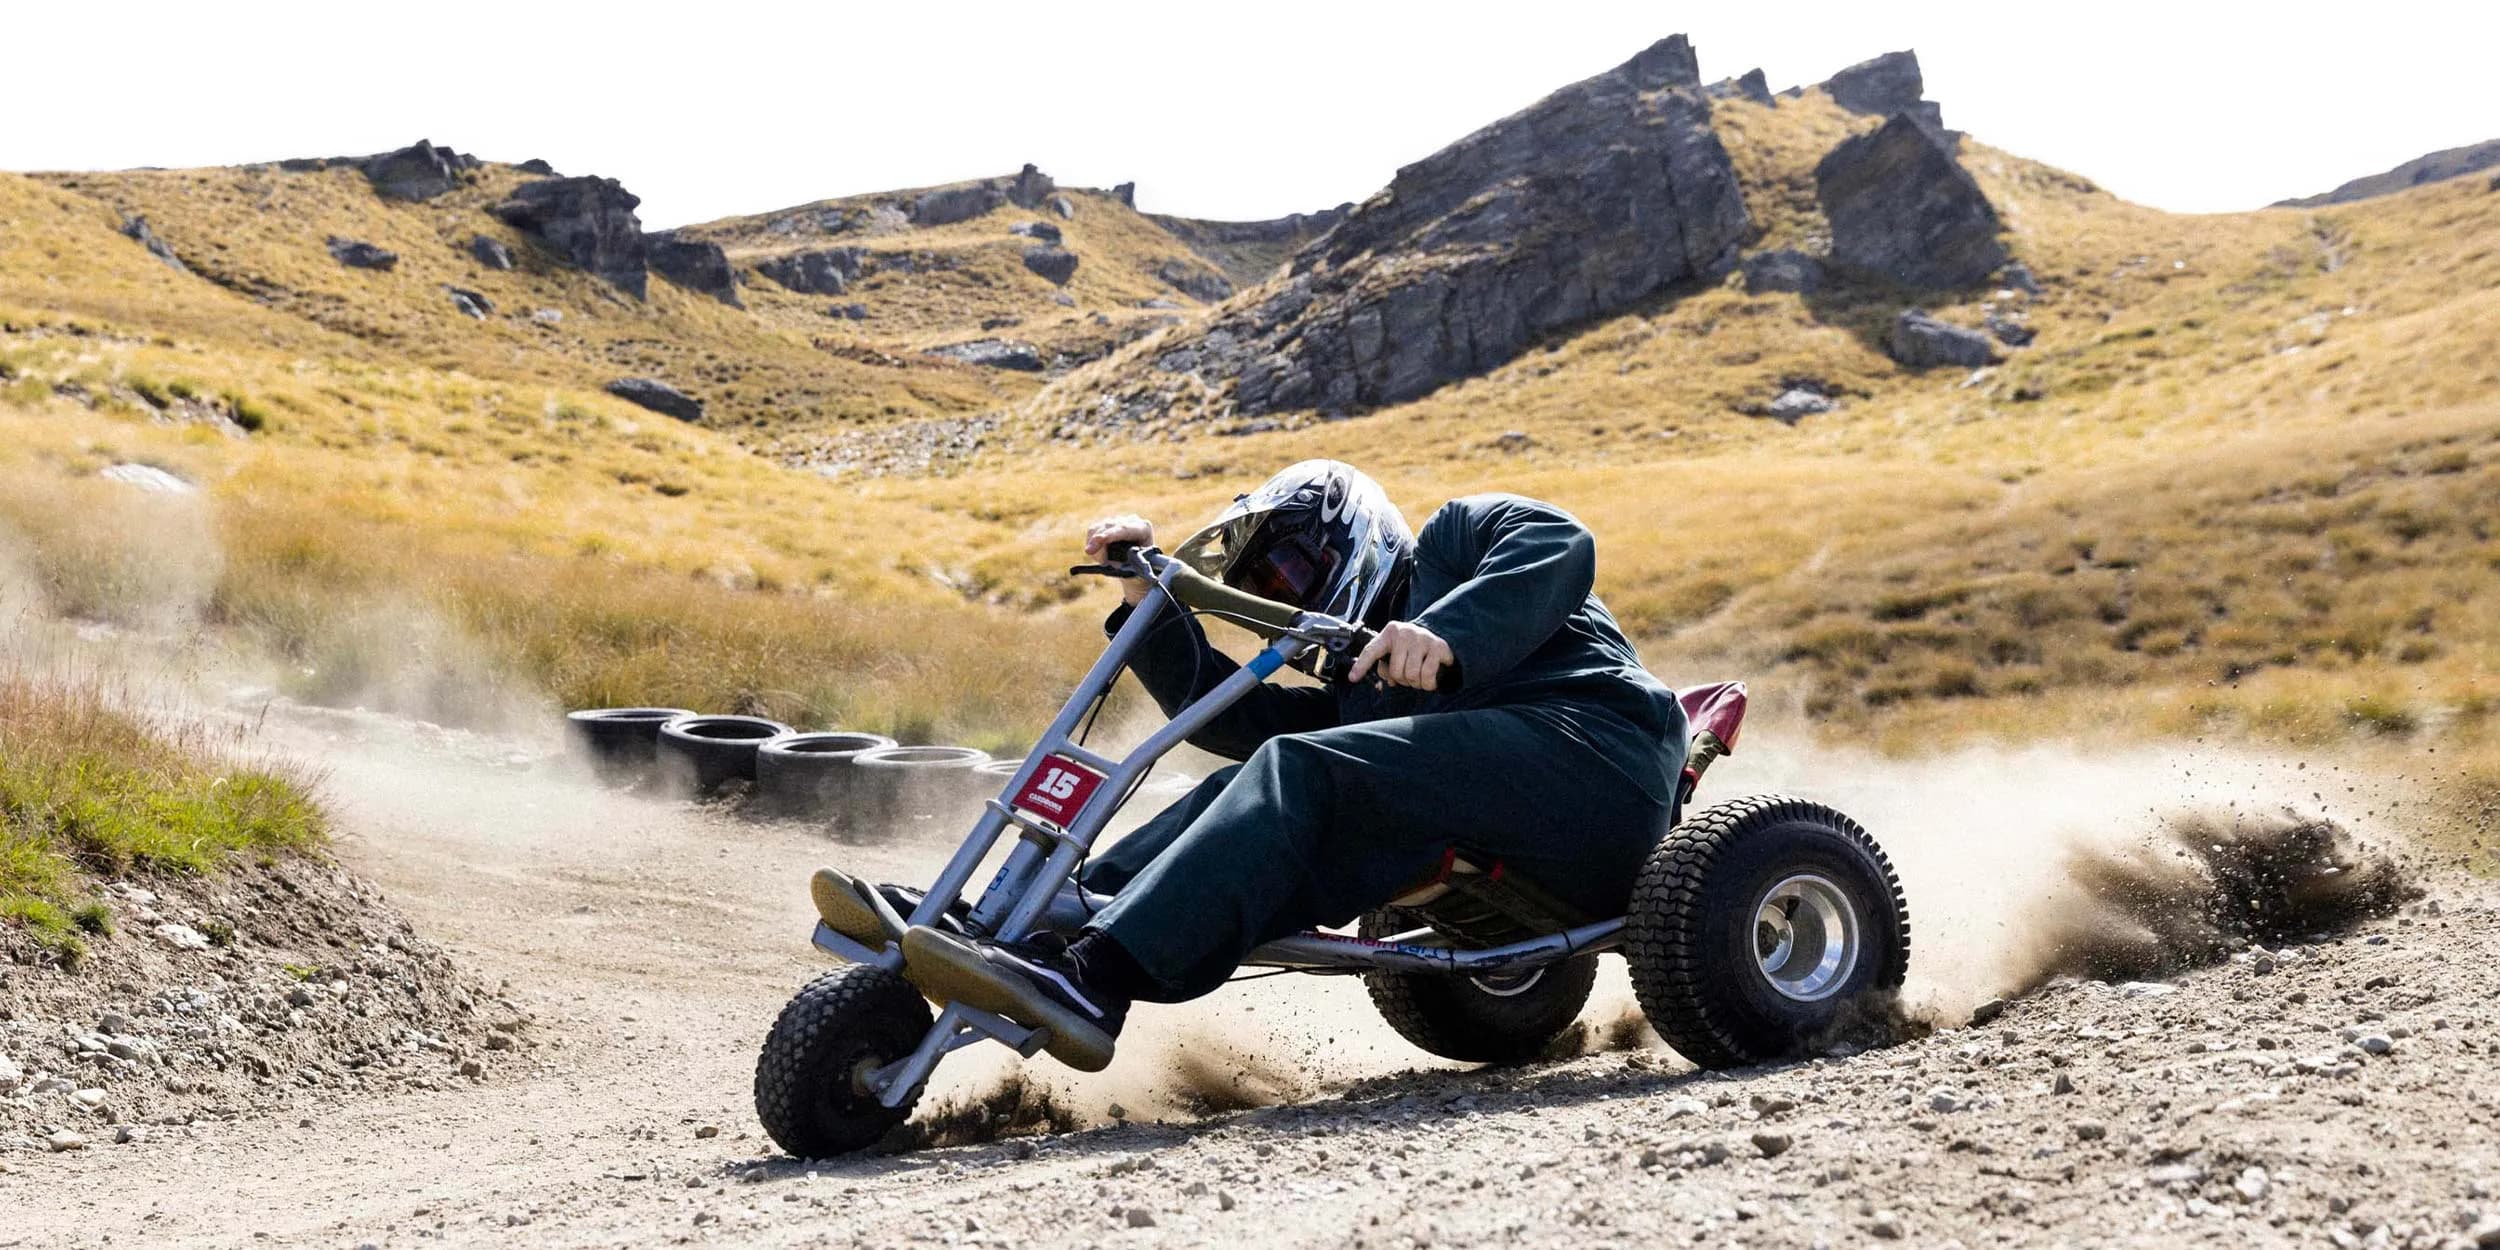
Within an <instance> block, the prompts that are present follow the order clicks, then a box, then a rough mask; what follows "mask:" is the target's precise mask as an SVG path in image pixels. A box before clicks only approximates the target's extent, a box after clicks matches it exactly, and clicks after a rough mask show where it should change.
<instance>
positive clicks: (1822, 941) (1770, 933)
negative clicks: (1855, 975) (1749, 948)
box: [1753, 872, 1863, 1003]
mask: <svg viewBox="0 0 2500 1250" xmlns="http://www.w3.org/2000/svg"><path fill="white" fill-rule="evenodd" d="M1862 927H1863V926H1861V924H1860V923H1859V921H1858V910H1857V907H1856V906H1855V905H1853V904H1852V903H1850V901H1849V896H1848V895H1847V894H1846V893H1844V892H1843V891H1842V890H1841V888H1840V887H1839V886H1838V885H1837V884H1834V883H1833V881H1832V880H1831V878H1829V877H1825V876H1822V875H1820V874H1817V873H1810V872H1801V873H1798V874H1796V875H1795V876H1792V877H1788V878H1786V879H1784V880H1782V881H1781V882H1780V883H1779V884H1777V885H1774V886H1772V887H1771V888H1770V889H1769V890H1766V891H1764V892H1763V895H1762V899H1761V901H1760V902H1758V903H1756V904H1755V905H1754V922H1753V931H1754V948H1753V949H1754V961H1755V963H1756V964H1758V965H1759V966H1760V967H1761V969H1762V976H1763V979H1764V980H1766V981H1769V982H1770V983H1771V988H1772V989H1774V990H1777V991H1779V993H1780V996H1781V997H1783V998H1790V999H1794V1000H1796V1001H1798V1002H1801V1003H1811V1002H1820V1001H1821V1000H1823V999H1826V998H1829V997H1831V996H1832V995H1833V994H1835V993H1837V992H1839V990H1840V987H1841V986H1843V985H1845V984H1847V983H1848V980H1849V974H1850V973H1851V972H1853V971H1855V970H1856V969H1857V966H1858V949H1859V946H1860V944H1861V937H1860V930H1861V929H1862Z"/></svg>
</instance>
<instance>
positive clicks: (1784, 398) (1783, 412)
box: [1770, 386, 1832, 425]
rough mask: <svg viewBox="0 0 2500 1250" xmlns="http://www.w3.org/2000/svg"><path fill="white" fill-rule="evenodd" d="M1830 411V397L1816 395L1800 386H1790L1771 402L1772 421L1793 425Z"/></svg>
mask: <svg viewBox="0 0 2500 1250" xmlns="http://www.w3.org/2000/svg"><path fill="white" fill-rule="evenodd" d="M1831 410H1832V401H1831V397H1830V396H1828V395H1821V394H1817V393H1815V392H1813V391H1810V390H1807V389H1806V388H1804V387H1802V386H1792V387H1790V388H1788V389H1787V390H1784V391H1781V392H1780V393H1779V398H1777V399H1774V400H1772V401H1771V408H1770V413H1771V417H1772V419H1773V420H1776V421H1781V422H1785V423H1787V424H1789V425H1795V424H1796V423H1797V422H1798V420H1799V419H1800V418H1803V417H1811V416H1818V415H1820V414H1822V413H1826V412H1830V411H1831Z"/></svg>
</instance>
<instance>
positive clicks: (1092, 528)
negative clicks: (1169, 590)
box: [1085, 513, 1155, 605]
mask: <svg viewBox="0 0 2500 1250" xmlns="http://www.w3.org/2000/svg"><path fill="white" fill-rule="evenodd" d="M1154 541H1155V527H1154V522H1152V521H1149V520H1147V519H1146V518H1144V517H1142V516H1138V515H1136V514H1134V513H1130V514H1126V515H1122V516H1113V517H1104V518H1103V519H1101V520H1099V521H1096V522H1094V523H1093V524H1092V525H1089V526H1086V527H1085V558H1086V559H1088V560H1094V561H1100V560H1102V559H1104V558H1105V557H1107V556H1108V555H1109V554H1110V552H1111V544H1113V543H1135V544H1136V545H1138V546H1140V547H1151V546H1153V545H1154ZM1152 589H1154V584H1153V583H1151V582H1148V581H1146V580H1144V579H1143V578H1136V577H1132V578H1129V579H1128V580H1126V581H1123V582H1121V583H1120V597H1121V598H1122V599H1125V600H1127V601H1128V602H1129V603H1130V604H1131V605H1135V604H1139V603H1143V602H1145V601H1146V592H1147V591H1149V590H1152Z"/></svg>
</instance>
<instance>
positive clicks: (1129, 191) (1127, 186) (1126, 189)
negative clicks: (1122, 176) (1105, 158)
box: [1111, 182, 1137, 208]
mask: <svg viewBox="0 0 2500 1250" xmlns="http://www.w3.org/2000/svg"><path fill="white" fill-rule="evenodd" d="M1111 198H1112V199H1115V200H1118V201H1119V202H1120V203H1122V204H1125V205H1127V206H1128V207H1130V208H1135V207H1137V184H1136V183H1134V182H1123V183H1121V184H1120V185H1118V186H1116V187H1113V188H1111Z"/></svg>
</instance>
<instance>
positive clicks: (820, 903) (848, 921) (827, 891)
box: [807, 868, 886, 950]
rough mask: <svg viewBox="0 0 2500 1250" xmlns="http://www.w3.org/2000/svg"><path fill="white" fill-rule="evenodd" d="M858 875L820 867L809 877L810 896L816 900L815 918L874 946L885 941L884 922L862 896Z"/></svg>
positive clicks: (827, 925)
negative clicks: (881, 921) (878, 918)
mask: <svg viewBox="0 0 2500 1250" xmlns="http://www.w3.org/2000/svg"><path fill="white" fill-rule="evenodd" d="M862 888H864V887H862V885H861V884H860V881H859V879H858V878H856V877H853V876H852V875H850V874H849V873H846V872H842V871H839V870H837V869H832V868H819V869H817V870H816V872H815V874H814V875H813V876H810V877H809V878H808V879H807V896H808V897H809V898H810V899H813V900H814V901H815V903H816V918H817V919H819V920H822V921H824V922H825V927H826V928H828V929H831V930H833V931H834V932H836V933H839V934H841V935H842V936H844V937H846V938H849V939H851V940H852V941H854V942H857V943H859V944H860V945H862V946H865V947H867V948H868V949H870V950H875V949H877V948H879V947H881V946H884V945H885V944H886V932H885V926H884V925H883V924H881V923H879V922H878V920H877V913H876V911H875V910H874V909H872V908H870V907H869V906H868V902H867V900H866V899H863V898H861V897H860V896H859V891H860V890H861V889H862Z"/></svg>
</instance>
